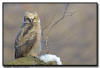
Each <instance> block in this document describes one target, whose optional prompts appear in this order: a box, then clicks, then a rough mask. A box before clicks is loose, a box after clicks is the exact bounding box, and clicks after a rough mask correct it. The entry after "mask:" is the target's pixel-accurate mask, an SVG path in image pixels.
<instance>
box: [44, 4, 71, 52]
mask: <svg viewBox="0 0 100 68" xmlns="http://www.w3.org/2000/svg"><path fill="white" fill-rule="evenodd" d="M68 6H69V4H66V6H65V10H64V13H63V15H62V17H61V18H60V19H58V20H57V21H56V22H53V23H51V25H50V26H49V27H48V29H47V35H46V40H45V41H46V53H49V49H48V36H49V33H50V31H51V29H52V28H53V27H54V26H55V25H56V24H57V23H59V22H60V21H61V20H62V19H63V18H64V17H65V14H66V10H67V9H68ZM46 28H47V27H45V28H44V29H46Z"/></svg>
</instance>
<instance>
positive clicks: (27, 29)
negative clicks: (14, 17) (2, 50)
mask: <svg viewBox="0 0 100 68" xmlns="http://www.w3.org/2000/svg"><path fill="white" fill-rule="evenodd" d="M14 48H15V59H16V58H20V57H24V56H38V54H39V53H40V51H41V26H40V19H39V17H38V14H37V13H36V12H34V13H31V12H26V13H25V15H24V21H23V23H22V25H21V27H20V30H19V32H18V34H17V36H16V39H15V46H14Z"/></svg>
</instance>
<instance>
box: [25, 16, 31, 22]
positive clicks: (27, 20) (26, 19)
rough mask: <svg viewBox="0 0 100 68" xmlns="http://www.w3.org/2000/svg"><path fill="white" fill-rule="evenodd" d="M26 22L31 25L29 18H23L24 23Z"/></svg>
mask: <svg viewBox="0 0 100 68" xmlns="http://www.w3.org/2000/svg"><path fill="white" fill-rule="evenodd" d="M25 21H26V23H31V22H32V20H31V19H29V18H27V17H24V22H25Z"/></svg>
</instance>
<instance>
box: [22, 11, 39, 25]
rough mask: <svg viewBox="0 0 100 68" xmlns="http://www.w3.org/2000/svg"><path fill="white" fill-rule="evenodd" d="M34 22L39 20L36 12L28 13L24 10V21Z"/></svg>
mask: <svg viewBox="0 0 100 68" xmlns="http://www.w3.org/2000/svg"><path fill="white" fill-rule="evenodd" d="M35 22H40V20H39V17H38V14H37V13H36V12H34V13H30V12H26V13H25V15H24V23H26V24H28V23H35Z"/></svg>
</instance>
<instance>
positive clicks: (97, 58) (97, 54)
mask: <svg viewBox="0 0 100 68" xmlns="http://www.w3.org/2000/svg"><path fill="white" fill-rule="evenodd" d="M4 4H96V11H97V12H96V17H97V18H96V22H97V23H96V33H97V34H96V48H97V49H96V65H4ZM98 6H99V4H98V3H97V2H2V65H3V66H4V67H13V66H16V67H30V66H31V67H32V66H33V67H40V66H41V67H47V66H50V67H65V66H66V67H98V63H99V62H98V60H99V57H98V56H99V52H98V51H99V46H98V44H99V43H98V40H99V39H98V37H99V35H98V30H99V29H98V26H99V24H98V21H99V20H98V15H99V13H98V12H99V10H98V9H99V8H98Z"/></svg>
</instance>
